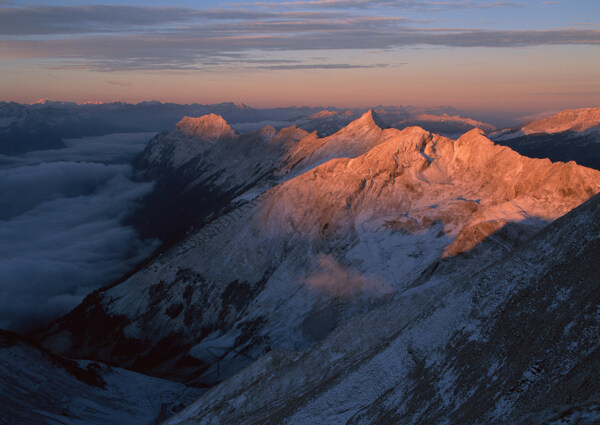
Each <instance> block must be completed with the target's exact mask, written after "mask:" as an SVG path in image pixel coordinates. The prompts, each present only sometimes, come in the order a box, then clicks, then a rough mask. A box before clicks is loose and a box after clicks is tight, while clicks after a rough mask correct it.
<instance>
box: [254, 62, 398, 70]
mask: <svg viewBox="0 0 600 425" xmlns="http://www.w3.org/2000/svg"><path fill="white" fill-rule="evenodd" d="M389 66H390V65H389V64H387V63H377V64H373V65H352V64H348V63H326V64H297V65H264V66H257V67H255V68H256V69H270V70H275V71H286V70H295V69H360V68H387V67H389Z"/></svg>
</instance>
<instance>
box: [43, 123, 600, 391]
mask: <svg viewBox="0 0 600 425" xmlns="http://www.w3.org/2000/svg"><path fill="white" fill-rule="evenodd" d="M207 120H208V119H207ZM209 121H211V122H213V121H214V122H219V126H218V127H219V128H220V129H226V130H227V127H226V126H225V125H223V123H222V122H221V121H220V120H218V119H215V118H214V117H212V118H210V120H209ZM380 125H381V123H380V120H379V118H378V116H377V114H375V113H373V112H372V111H368V112H367V113H365V114H364V115H363V116H362V117H360V118H359V119H358V120H355V121H353V122H352V123H350V124H349V125H348V126H346V127H344V128H343V129H341V130H340V131H338V132H337V133H335V134H333V135H331V136H329V137H326V138H319V137H318V136H317V134H316V133H312V134H307V133H306V132H303V131H302V130H299V129H297V128H295V127H292V128H289V129H284V130H281V131H280V132H278V133H277V132H276V131H275V130H274V129H272V128H271V129H270V128H266V129H263V130H262V131H259V132H253V133H250V134H247V135H237V134H234V135H229V130H227V131H226V133H227V134H228V135H227V137H223V138H221V137H217V138H218V139H219V140H217V141H214V140H213V141H206V140H204V139H202V135H203V134H204V133H203V131H204V130H203V131H202V132H201V134H200V136H199V137H196V136H195V135H194V134H192V135H190V134H184V136H185V137H184V138H183V139H182V138H180V137H179V136H177V134H176V133H169V134H166V135H161V136H159V138H158V139H156V140H155V141H153V143H151V144H150V145H149V149H148V150H147V152H145V153H144V154H143V158H145V159H144V161H145V164H146V166H147V167H150V166H151V164H154V163H155V161H158V163H159V164H167V169H170V168H169V167H171V166H172V165H173V162H172V158H173V156H172V155H173V152H175V151H176V150H175V149H172V150H170V149H162V147H164V146H173V145H177V144H178V143H199V144H201V145H202V146H203V147H202V148H201V149H200V153H199V154H198V155H196V156H193V157H192V158H191V159H189V160H188V161H185V162H182V161H176V163H175V165H176V166H177V167H176V168H175V171H174V173H176V175H178V176H183V177H185V179H184V180H181V182H185V185H183V186H181V187H186V188H190V187H194V186H195V187H198V188H207V187H208V188H210V190H212V191H214V190H221V191H223V193H227V194H228V196H233V195H237V194H238V193H239V192H241V191H243V190H245V194H242V196H239V195H237V201H236V202H234V203H231V202H230V203H229V204H228V205H230V207H231V206H236V205H239V206H237V207H236V208H233V209H231V210H230V211H229V212H228V213H226V214H221V215H220V216H219V218H218V219H216V220H214V221H212V222H210V223H209V224H207V225H206V226H204V227H202V228H200V229H199V230H197V231H195V232H193V233H192V234H190V235H189V236H188V237H187V238H185V239H184V240H183V241H182V242H180V243H178V244H176V245H175V246H173V248H172V249H170V250H169V251H167V252H165V253H164V254H163V255H161V256H159V257H157V258H156V259H155V260H154V261H152V262H151V263H150V264H149V265H147V266H146V267H144V268H143V269H142V270H140V271H139V272H138V273H136V274H134V275H133V276H132V277H130V278H129V279H127V280H126V281H125V282H122V283H120V284H119V285H116V286H114V287H112V288H107V289H105V290H102V291H99V292H96V293H94V294H93V295H91V296H89V297H87V298H86V300H85V301H84V302H83V303H82V304H81V305H80V306H79V307H78V308H76V309H75V310H74V311H73V312H71V313H70V314H69V315H67V316H65V317H64V318H63V319H62V320H61V321H59V322H57V323H56V324H55V325H53V326H52V327H51V328H49V329H47V330H46V331H45V332H43V333H42V334H40V335H38V337H39V338H40V340H41V341H42V344H43V345H44V346H45V347H47V348H48V349H50V350H52V351H54V352H57V353H62V354H67V355H69V356H78V357H82V358H90V359H97V360H101V361H104V362H107V363H109V364H115V365H120V366H124V367H127V368H132V369H134V370H137V371H140V372H144V373H149V374H152V375H156V376H162V377H169V378H170V379H176V380H180V381H183V382H186V383H193V384H195V385H208V386H210V385H214V384H215V383H217V382H220V381H222V380H223V379H225V378H227V377H228V376H231V375H233V374H234V373H236V372H237V371H239V370H241V369H242V368H243V367H245V366H247V365H248V364H250V363H252V362H253V361H255V360H256V359H258V358H260V357H261V356H262V355H263V354H264V353H266V352H268V351H272V350H275V352H278V350H291V351H298V350H305V349H307V348H309V347H311V346H313V345H314V344H316V343H318V342H319V341H321V340H323V338H325V337H326V336H327V335H328V334H329V333H330V332H331V331H332V330H333V329H335V328H336V327H337V326H338V325H340V324H341V323H343V322H344V321H346V320H348V319H350V318H352V317H354V316H357V315H359V314H362V313H365V312H369V311H371V310H373V309H374V308H376V307H377V306H381V305H383V304H388V303H392V304H394V305H395V304H396V302H397V300H399V299H403V297H405V296H406V294H407V293H412V292H415V291H420V290H423V289H425V288H437V287H438V285H441V284H442V283H443V282H448V281H449V280H451V279H453V278H456V277H457V276H460V275H465V274H467V273H475V272H477V271H478V270H481V269H482V268H483V267H485V266H486V265H488V264H490V263H492V262H494V261H497V260H498V259H500V258H501V257H502V256H503V255H505V254H506V253H508V252H511V250H512V249H513V248H514V247H515V246H519V245H520V244H521V243H523V241H524V240H526V239H528V238H529V237H531V236H532V235H533V234H535V233H536V232H538V231H539V230H540V229H542V228H543V227H544V226H546V225H547V224H548V223H549V222H551V221H552V220H554V219H556V218H557V217H559V216H561V215H563V214H565V213H567V212H568V211H570V210H571V209H572V208H574V207H575V206H577V205H579V204H580V203H582V202H584V201H585V200H587V199H588V198H590V197H591V196H593V195H594V194H596V193H598V192H599V191H600V172H598V171H595V170H592V169H588V168H585V167H581V166H578V165H576V164H575V163H567V164H565V163H551V162H550V161H549V160H540V159H530V158H526V157H523V156H520V155H519V154H517V153H516V152H514V151H512V150H511V149H509V148H507V147H502V146H498V145H495V144H494V143H493V142H491V141H490V140H489V139H487V138H486V137H485V136H484V134H483V132H482V131H481V130H478V129H474V130H472V131H470V132H468V133H466V134H464V135H463V136H461V137H460V138H458V139H457V140H452V139H449V138H445V137H442V136H438V135H435V134H431V133H429V132H427V131H425V130H423V129H421V128H417V127H410V128H406V129H404V130H402V131H400V130H397V129H382V128H381V126H380ZM191 127H194V126H191ZM185 128H188V126H185ZM211 128H212V127H211ZM181 131H182V130H181V129H178V130H176V132H181ZM210 134H211V135H214V134H213V133H212V132H211V133H210ZM218 134H220V133H218ZM176 136H177V137H176ZM182 140H183V142H182ZM206 144H210V147H204V146H205V145H206ZM159 148H160V152H162V153H161V154H160V155H157V156H153V154H152V153H153V152H155V151H156V149H159ZM194 152H195V151H194ZM163 153H164V155H163ZM183 170H185V171H183ZM191 177H194V178H191ZM242 182H246V183H247V184H246V185H245V186H244V184H242ZM270 187H272V188H271V189H269V188H270ZM215 188H216V189H215ZM223 188H226V189H223ZM267 189H269V190H267ZM202 190H204V189H202ZM265 190H266V191H265ZM246 201H248V202H246ZM244 202H245V203H244ZM192 212H193V210H192ZM433 290H434V291H437V289H433ZM424 311H425V310H421V311H420V312H419V313H418V314H420V313H422V312H424ZM415 314H417V313H415Z"/></svg>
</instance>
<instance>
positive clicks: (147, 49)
mask: <svg viewBox="0 0 600 425" xmlns="http://www.w3.org/2000/svg"><path fill="white" fill-rule="evenodd" d="M346 3H352V4H354V6H355V7H354V8H353V10H343V11H342V10H340V11H335V12H334V11H332V10H320V9H334V8H342V7H343V5H344V4H346ZM392 3H393V5H392ZM255 4H256V5H261V4H266V3H255ZM269 4H270V3H269ZM417 4H418V5H421V6H427V7H444V8H451V7H454V8H458V7H480V8H481V7H486V8H491V7H508V6H512V5H513V3H512V2H473V1H443V2H437V1H425V2H416V1H398V2H391V1H382V0H378V1H375V0H361V1H358V2H354V1H353V2H348V1H346V0H317V1H298V2H290V3H283V4H280V6H279V7H274V8H268V9H267V8H261V7H255V8H254V9H249V8H238V9H231V10H229V9H206V10H195V9H183V8H156V7H152V8H151V7H135V6H73V7H49V6H46V7H29V8H8V7H7V8H1V9H0V55H2V56H3V57H4V58H7V59H8V58H45V59H52V60H58V61H60V63H58V64H56V63H53V64H52V65H50V67H51V68H53V69H64V68H69V69H94V70H98V71H122V70H205V71H214V70H215V69H218V68H219V67H231V66H237V67H249V68H252V67H253V66H252V62H250V61H252V60H264V55H265V52H271V54H272V56H273V55H274V56H279V57H277V58H276V59H280V58H282V59H283V60H285V59H288V58H289V57H290V56H291V57H293V56H294V52H298V51H317V50H336V51H347V50H363V51H373V50H377V51H382V50H384V49H396V48H402V47H407V46H423V45H429V46H444V47H522V46H538V45H576V44H588V45H597V44H599V43H600V31H598V30H597V29H594V28H587V29H585V28H581V29H577V28H575V29H573V28H567V29H549V30H527V29H524V30H487V29H483V28H447V27H439V28H432V27H431V25H430V24H431V23H429V24H425V23H424V22H422V21H421V22H419V21H415V20H411V19H407V18H405V17H402V16H397V15H395V14H393V13H391V14H388V15H386V16H382V15H381V14H377V13H375V14H374V13H373V11H370V12H369V13H363V12H362V11H361V10H359V9H360V8H359V6H360V5H362V6H364V7H370V6H376V5H379V6H390V7H392V6H394V7H418V6H417ZM476 4H477V6H476ZM325 6H327V7H325ZM421 6H419V7H421ZM302 7H311V8H316V9H318V10H301V8H302ZM282 8H284V9H285V8H287V9H285V10H282ZM319 8H320V9H319ZM76 34H86V35H85V36H77V35H76ZM283 52H287V53H286V54H285V55H282V53H283ZM284 56H287V57H284ZM338 61H339V59H338ZM350 62H352V61H348V62H346V61H345V60H344V61H343V62H335V63H332V64H328V65H327V64H323V65H319V66H315V65H311V64H310V63H306V62H303V63H301V64H300V63H297V64H294V65H293V66H292V65H291V64H289V63H285V62H280V61H279V62H278V61H273V60H271V59H266V62H265V64H264V65H262V69H266V70H285V69H319V68H320V69H327V68H328V67H329V68H330V69H333V68H338V69H339V68H341V67H346V68H348V67H380V66H381V64H361V65H360V66H359V65H351V64H350Z"/></svg>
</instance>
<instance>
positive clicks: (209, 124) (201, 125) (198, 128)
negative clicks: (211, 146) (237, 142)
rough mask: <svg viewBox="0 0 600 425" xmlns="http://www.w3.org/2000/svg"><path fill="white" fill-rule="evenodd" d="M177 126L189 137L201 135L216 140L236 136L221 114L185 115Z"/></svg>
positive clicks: (205, 138)
mask: <svg viewBox="0 0 600 425" xmlns="http://www.w3.org/2000/svg"><path fill="white" fill-rule="evenodd" d="M175 127H176V128H177V129H178V130H180V131H181V132H182V133H183V134H185V135H186V136H188V137H199V138H201V139H204V140H208V141H211V142H216V141H217V140H220V139H226V138H231V137H233V136H235V132H234V130H233V129H232V128H231V126H230V125H229V124H227V121H225V120H224V119H223V117H221V116H220V115H216V114H208V115H203V116H201V117H187V116H186V117H183V118H182V119H181V121H179V122H178V123H177V124H176V125H175Z"/></svg>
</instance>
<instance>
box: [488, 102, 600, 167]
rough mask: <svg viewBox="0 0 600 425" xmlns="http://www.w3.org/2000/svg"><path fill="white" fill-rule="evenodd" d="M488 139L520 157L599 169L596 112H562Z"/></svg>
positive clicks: (598, 110) (599, 115)
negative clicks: (513, 151)
mask: <svg viewBox="0 0 600 425" xmlns="http://www.w3.org/2000/svg"><path fill="white" fill-rule="evenodd" d="M490 137H492V139H493V140H495V141H496V142H498V143H501V144H503V145H506V146H509V147H511V148H512V149H515V150H516V151H518V152H519V153H521V154H523V155H527V156H532V157H535V158H550V159H551V160H552V161H565V162H566V161H575V162H577V163H578V164H581V165H585V166H587V167H592V168H596V169H600V108H584V109H573V110H566V111H562V112H559V113H557V114H554V115H552V116H550V117H547V118H542V119H539V120H535V121H532V122H530V123H527V124H524V125H522V126H520V127H516V128H512V129H505V130H501V131H499V132H496V133H492V134H491V136H490Z"/></svg>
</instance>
